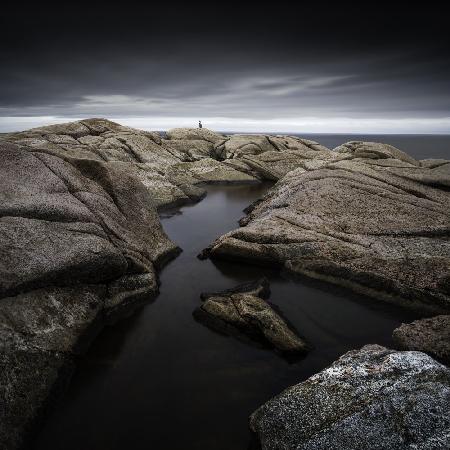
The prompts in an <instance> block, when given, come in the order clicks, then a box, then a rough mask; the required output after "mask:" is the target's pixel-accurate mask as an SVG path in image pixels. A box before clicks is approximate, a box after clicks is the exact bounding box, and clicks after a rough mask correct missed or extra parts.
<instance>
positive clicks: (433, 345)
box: [392, 315, 450, 365]
mask: <svg viewBox="0 0 450 450" xmlns="http://www.w3.org/2000/svg"><path fill="white" fill-rule="evenodd" d="M392 337H393V338H394V341H395V343H396V344H397V345H398V346H399V347H400V348H401V349H404V350H418V351H420V352H424V353H428V354H429V355H431V356H432V357H433V358H436V359H437V360H439V361H441V362H443V363H444V364H447V365H449V364H450V315H441V316H435V317H430V318H426V319H420V320H416V321H414V322H412V323H403V324H402V325H400V326H399V327H398V328H396V329H395V330H394V332H393V334H392Z"/></svg>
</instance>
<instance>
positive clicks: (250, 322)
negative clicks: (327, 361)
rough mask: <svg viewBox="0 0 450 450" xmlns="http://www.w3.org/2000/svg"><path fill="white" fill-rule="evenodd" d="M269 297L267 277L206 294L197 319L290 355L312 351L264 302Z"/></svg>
mask: <svg viewBox="0 0 450 450" xmlns="http://www.w3.org/2000/svg"><path fill="white" fill-rule="evenodd" d="M269 294H270V290H269V282H268V280H267V279H265V278H263V279H261V280H259V281H256V282H254V283H248V284H244V285H241V286H237V287H236V288H233V289H228V290H226V291H222V292H217V293H205V294H202V299H203V300H204V302H203V304H202V305H201V306H199V307H198V308H197V309H196V310H195V311H194V317H195V318H196V319H197V320H198V321H199V322H201V323H203V324H205V325H206V326H208V327H211V328H213V329H214V330H217V331H220V332H223V333H226V334H230V335H233V336H236V337H238V338H241V337H242V334H243V335H245V336H247V337H249V338H251V339H253V340H255V341H257V342H262V343H263V344H265V345H267V344H268V345H269V346H271V347H273V348H275V349H276V350H278V351H279V352H280V353H282V354H284V355H286V356H295V355H301V354H303V353H305V352H306V351H307V350H308V346H307V344H306V343H305V341H304V340H303V339H301V338H299V337H298V336H297V335H296V333H295V332H294V331H293V330H292V329H291V328H290V327H289V326H288V325H287V323H286V322H285V320H284V319H283V318H282V317H281V316H280V315H279V314H278V313H277V312H275V310H274V309H273V308H272V307H271V306H270V305H269V304H268V303H267V302H266V301H265V300H264V298H267V297H268V296H269Z"/></svg>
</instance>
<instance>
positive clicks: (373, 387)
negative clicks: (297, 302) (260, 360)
mask: <svg viewBox="0 0 450 450" xmlns="http://www.w3.org/2000/svg"><path fill="white" fill-rule="evenodd" d="M449 407H450V370H449V369H448V368H446V367H445V366H443V365H441V364H439V363H438V362H436V361H434V360H433V359H432V358H430V357H429V356H427V355H425V354H424V353H419V352H397V351H393V350H388V349H386V348H384V347H380V346H378V345H368V346H365V347H363V348H362V349H360V350H353V351H351V352H348V353H346V354H345V355H343V356H342V357H341V358H339V360H337V361H336V362H335V363H333V364H332V365H331V366H330V367H329V368H327V369H325V370H323V371H322V372H320V373H318V374H316V375H314V376H312V377H311V378H309V379H308V380H306V381H304V382H303V383H300V384H298V385H295V386H292V387H290V388H288V389H286V390H285V391H284V392H282V393H281V394H280V395H279V396H277V397H275V398H273V399H272V400H270V401H268V402H267V403H266V404H264V405H263V406H262V407H260V408H259V409H258V410H257V411H256V412H254V413H253V414H252V416H251V418H250V427H251V429H252V430H253V431H254V432H255V433H256V434H257V436H258V438H259V440H260V442H261V447H262V449H263V450H269V449H274V450H275V449H276V450H282V449H285V450H291V449H298V450H312V449H314V450H319V449H320V450H334V449H336V450H338V449H339V450H340V449H348V450H372V449H390V450H396V449H398V450H400V449H401V450H403V449H411V450H413V449H414V450H417V449H423V450H425V449H447V448H448V447H449V445H450V418H449V416H448V410H449Z"/></svg>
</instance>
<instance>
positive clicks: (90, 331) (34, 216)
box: [0, 123, 178, 449]
mask: <svg viewBox="0 0 450 450" xmlns="http://www.w3.org/2000/svg"><path fill="white" fill-rule="evenodd" d="M98 126H100V124H98ZM58 127H60V126H58ZM58 130H59V131H61V130H62V129H61V128H58ZM64 132H66V133H67V135H66V136H70V138H71V139H75V137H77V138H82V137H86V136H87V134H86V133H88V132H89V130H88V129H87V127H86V126H84V125H83V124H81V123H79V124H78V125H77V126H75V125H74V124H71V125H70V126H68V127H66V128H64ZM69 133H70V134H69ZM24 139H25V138H24ZM27 139H33V140H39V139H38V138H37V137H35V138H27ZM52 139H53V140H54V141H56V140H57V139H56V138H55V137H52ZM58 139H59V141H62V140H63V138H58ZM66 140H67V141H69V138H67V139H66ZM17 141H21V142H20V143H9V142H4V141H3V142H1V141H0V155H1V160H2V164H1V165H0V197H1V198H0V230H1V232H0V256H1V258H0V355H1V356H0V358H1V368H2V370H1V373H0V391H1V394H0V395H1V398H2V402H1V406H0V421H1V423H2V426H1V427H0V443H1V445H0V446H1V447H2V448H8V449H15V448H21V447H22V446H23V445H24V443H25V442H26V438H27V436H28V435H29V433H30V432H31V431H32V430H33V429H34V427H35V426H36V424H37V423H38V421H39V420H40V418H41V417H42V413H43V411H45V409H46V407H47V405H48V402H49V401H50V400H51V399H52V397H53V396H54V395H56V392H57V391H58V389H60V388H62V387H63V386H64V384H65V383H66V382H67V380H68V378H69V375H70V369H71V367H72V362H73V358H74V355H76V354H78V353H79V352H81V351H82V350H83V349H84V348H85V347H86V345H87V344H88V343H89V341H90V339H91V338H92V337H93V336H94V335H95V334H96V332H97V331H98V329H99V328H100V327H101V326H103V325H104V324H105V323H106V322H107V321H110V320H112V319H113V318H114V317H116V316H117V315H119V314H120V313H121V312H122V311H124V310H125V308H127V310H128V309H129V307H130V306H131V305H136V304H137V303H138V302H139V300H141V301H142V300H144V299H145V300H146V301H148V299H150V298H152V297H154V296H155V295H156V293H157V291H158V286H157V281H156V269H157V268H158V267H160V266H161V265H162V264H163V263H164V262H165V261H166V260H167V259H168V258H170V257H172V256H173V255H175V254H176V253H177V252H178V249H177V247H176V246H175V245H174V244H173V243H172V242H171V241H170V240H169V239H168V238H167V236H166V234H165V233H164V231H163V230H162V227H161V224H160V222H159V217H158V214H157V212H156V210H155V208H154V206H153V201H152V198H151V195H150V193H149V191H148V190H147V189H146V188H145V187H144V186H143V185H142V184H141V183H140V182H139V181H138V180H136V179H135V178H134V177H133V176H132V175H130V174H129V173H128V172H127V171H124V170H123V167H120V166H119V165H114V164H107V163H105V162H104V161H102V160H101V159H99V158H94V157H93V158H84V157H83V154H78V156H79V157H78V158H77V157H76V151H75V150H73V151H69V153H70V156H67V155H66V154H65V152H64V150H61V149H58V150H57V149H55V148H54V147H52V146H51V145H49V146H48V147H45V146H43V147H42V148H36V147H35V146H33V145H32V146H28V145H26V144H25V142H23V140H21V139H18V140H17ZM25 141H26V139H25Z"/></svg>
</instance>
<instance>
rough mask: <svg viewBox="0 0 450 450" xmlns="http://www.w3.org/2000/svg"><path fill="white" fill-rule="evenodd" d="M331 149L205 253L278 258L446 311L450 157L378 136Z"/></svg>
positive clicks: (276, 261) (264, 260)
mask: <svg viewBox="0 0 450 450" xmlns="http://www.w3.org/2000/svg"><path fill="white" fill-rule="evenodd" d="M335 150H336V151H335V152H328V153H326V152H321V151H318V152H317V157H316V158H314V159H311V160H303V161H302V166H301V167H299V168H297V169H295V170H292V171H290V172H288V173H287V175H285V176H284V177H283V178H282V179H280V181H278V183H277V184H276V185H275V186H274V187H273V188H272V190H271V191H269V192H268V193H267V194H266V196H265V197H264V198H263V199H262V200H261V201H258V202H256V203H255V204H254V205H253V206H252V207H250V208H248V209H247V213H248V214H247V216H246V217H245V218H243V219H242V220H241V222H240V224H241V225H242V227H241V228H239V229H237V230H234V231H232V232H230V233H227V234H225V235H223V236H222V237H220V238H219V239H217V240H216V241H215V242H213V243H212V244H211V246H210V247H209V248H208V249H206V250H205V251H204V252H203V253H202V255H201V256H202V257H207V256H211V257H217V258H227V259H230V260H246V261H250V262H253V263H258V264H269V265H277V266H281V267H285V268H286V269H288V270H289V271H291V272H293V273H298V274H301V275H306V276H309V277H312V278H317V279H321V280H325V281H327V282H331V283H336V284H340V285H343V286H344V287H349V288H351V289H353V290H355V291H357V292H360V293H363V294H365V295H369V296H373V297H376V298H383V299H385V300H388V301H392V302H396V303H400V304H402V305H405V306H409V307H412V308H418V309H423V310H429V311H435V312H441V311H448V310H449V309H450V290H449V280H450V244H449V242H450V241H449V236H450V214H449V211H450V192H449V190H448V186H449V184H450V163H449V162H448V161H437V162H434V163H433V162H430V161H427V160H425V161H416V160H414V159H412V158H411V157H409V156H408V155H406V154H405V153H403V152H401V151H400V150H398V149H396V148H394V147H392V146H390V145H384V144H377V143H367V142H350V143H347V144H345V145H343V146H341V147H338V148H337V149H335ZM322 153H324V154H325V155H326V157H325V158H324V157H322ZM329 153H331V155H330V154H329Z"/></svg>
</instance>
